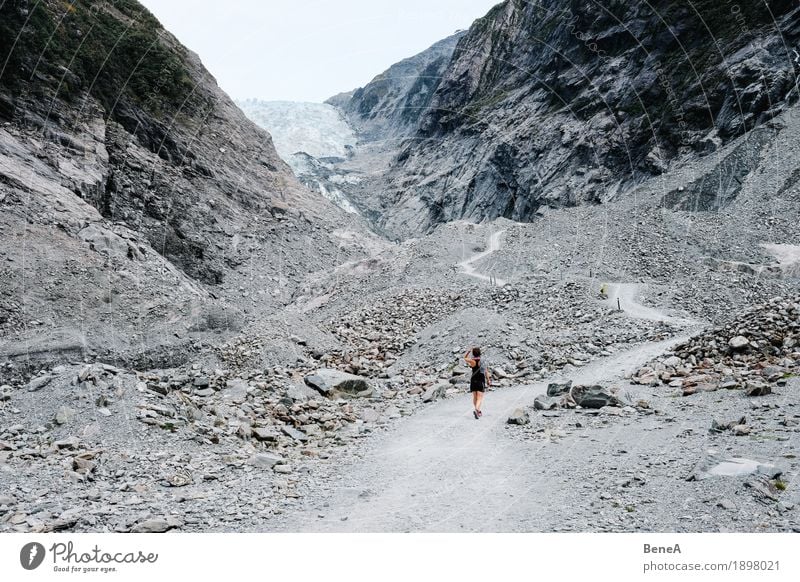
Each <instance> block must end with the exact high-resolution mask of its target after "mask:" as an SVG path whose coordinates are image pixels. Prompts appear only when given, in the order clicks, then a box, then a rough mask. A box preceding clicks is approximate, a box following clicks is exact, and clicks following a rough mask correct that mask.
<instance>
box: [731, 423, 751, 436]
mask: <svg viewBox="0 0 800 582" xmlns="http://www.w3.org/2000/svg"><path fill="white" fill-rule="evenodd" d="M731 432H732V433H733V434H734V435H735V436H747V435H749V434H750V427H749V426H747V425H746V424H737V425H735V426H732V427H731Z"/></svg>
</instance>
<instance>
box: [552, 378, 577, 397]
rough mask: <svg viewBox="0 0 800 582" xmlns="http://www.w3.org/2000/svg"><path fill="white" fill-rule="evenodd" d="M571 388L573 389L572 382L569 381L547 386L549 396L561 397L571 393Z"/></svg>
mask: <svg viewBox="0 0 800 582" xmlns="http://www.w3.org/2000/svg"><path fill="white" fill-rule="evenodd" d="M570 388H572V380H567V381H566V382H551V383H550V384H548V385H547V395H548V396H560V395H562V394H566V393H567V392H569V391H570Z"/></svg>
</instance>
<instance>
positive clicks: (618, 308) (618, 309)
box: [617, 297, 622, 311]
mask: <svg viewBox="0 0 800 582" xmlns="http://www.w3.org/2000/svg"><path fill="white" fill-rule="evenodd" d="M617 311H622V306H621V305H620V304H619V297H617Z"/></svg>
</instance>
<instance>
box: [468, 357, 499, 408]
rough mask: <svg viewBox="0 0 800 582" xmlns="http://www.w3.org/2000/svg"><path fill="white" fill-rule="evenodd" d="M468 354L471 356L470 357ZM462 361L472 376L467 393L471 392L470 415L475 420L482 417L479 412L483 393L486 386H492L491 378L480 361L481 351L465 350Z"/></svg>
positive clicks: (486, 368)
mask: <svg viewBox="0 0 800 582" xmlns="http://www.w3.org/2000/svg"><path fill="white" fill-rule="evenodd" d="M470 353H471V354H472V355H471V356H470ZM464 359H465V360H466V361H467V364H468V365H469V367H470V368H472V376H471V377H470V379H469V391H470V392H472V405H473V406H474V407H475V409H474V410H473V411H472V415H473V416H474V417H475V419H476V420H477V419H479V418H480V417H481V416H483V413H482V412H481V404H483V393H484V392H485V391H486V387H487V386H491V385H492V378H491V376H489V368H488V367H487V366H486V364H484V363H483V362H482V361H481V349H480V348H472V349H471V350H467V353H466V354H464Z"/></svg>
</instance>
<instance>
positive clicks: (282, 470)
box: [272, 465, 292, 475]
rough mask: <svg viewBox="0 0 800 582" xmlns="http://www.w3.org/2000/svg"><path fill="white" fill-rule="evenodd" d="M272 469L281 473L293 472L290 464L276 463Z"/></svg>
mask: <svg viewBox="0 0 800 582" xmlns="http://www.w3.org/2000/svg"><path fill="white" fill-rule="evenodd" d="M272 470H273V471H275V472H276V473H279V474H281V475H288V474H289V473H291V472H292V468H291V467H290V466H289V465H275V466H274V467H273V468H272Z"/></svg>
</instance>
